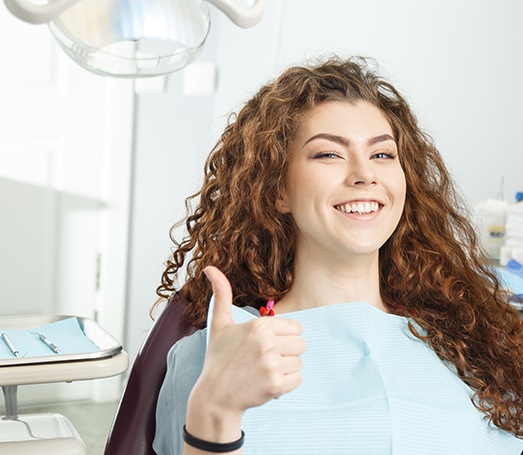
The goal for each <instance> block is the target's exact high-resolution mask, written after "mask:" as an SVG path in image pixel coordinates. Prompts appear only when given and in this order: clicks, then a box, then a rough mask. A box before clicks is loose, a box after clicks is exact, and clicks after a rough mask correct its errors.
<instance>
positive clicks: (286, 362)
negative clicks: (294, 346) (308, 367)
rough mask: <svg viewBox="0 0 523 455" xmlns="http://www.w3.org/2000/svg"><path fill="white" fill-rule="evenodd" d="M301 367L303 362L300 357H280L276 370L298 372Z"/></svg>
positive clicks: (288, 372) (290, 372)
mask: <svg viewBox="0 0 523 455" xmlns="http://www.w3.org/2000/svg"><path fill="white" fill-rule="evenodd" d="M302 367H303V362H302V360H301V358H300V357H296V356H292V357H282V358H281V361H280V365H279V367H278V371H279V372H280V373H281V374H284V375H289V374H293V373H299V372H300V371H301V369H302Z"/></svg>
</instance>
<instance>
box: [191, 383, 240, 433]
mask: <svg viewBox="0 0 523 455" xmlns="http://www.w3.org/2000/svg"><path fill="white" fill-rule="evenodd" d="M243 414H244V412H243V411H236V410H232V409H229V408H227V407H224V406H222V405H220V404H219V403H218V402H217V401H216V400H215V397H213V396H212V393H207V392H206V390H205V389H203V390H202V389H201V388H199V387H197V386H195V388H194V389H193V391H192V392H191V394H190V395H189V400H188V403H187V416H186V421H185V423H186V428H187V431H188V432H189V433H190V434H191V435H193V436H194V437H196V438H199V439H203V440H205V441H211V442H216V443H228V442H231V441H236V440H237V439H239V438H240V437H241V435H242V430H241V423H242V418H243Z"/></svg>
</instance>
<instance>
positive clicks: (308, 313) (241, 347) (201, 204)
mask: <svg viewBox="0 0 523 455" xmlns="http://www.w3.org/2000/svg"><path fill="white" fill-rule="evenodd" d="M189 199H191V198H189ZM192 199H193V200H196V201H197V203H196V206H195V208H194V210H193V211H192V212H191V213H190V214H189V215H188V217H187V219H186V227H187V231H188V236H187V237H186V238H185V239H184V240H183V241H181V242H179V243H178V242H176V248H175V250H174V252H173V255H172V257H171V259H170V260H169V262H168V264H167V268H166V270H165V272H164V274H163V277H162V285H161V286H160V287H159V290H158V292H159V294H160V296H162V297H165V298H168V296H169V295H170V293H172V292H173V291H175V290H176V286H175V282H176V278H177V273H178V271H179V270H180V269H181V267H182V266H184V264H185V265H186V266H187V280H186V282H185V284H184V285H183V294H184V296H185V298H186V299H187V301H188V302H189V304H188V305H187V306H186V307H185V309H184V311H185V313H184V317H185V318H186V319H187V320H189V321H191V322H192V323H194V324H196V325H198V326H200V327H202V330H200V331H197V332H196V333H195V334H194V335H192V336H190V337H186V338H184V339H182V340H181V341H180V342H178V343H177V344H176V345H175V346H174V347H173V348H172V349H171V351H170V353H169V356H168V371H167V375H166V378H165V382H164V385H163V387H162V390H161V393H160V398H159V401H158V409H157V434H156V439H155V444H154V448H155V450H156V452H157V453H158V454H160V455H163V454H182V453H184V454H204V453H218V452H221V453H225V452H227V453H245V454H294V453H296V454H341V453H350V454H361V455H363V454H365V455H372V454H380V455H385V454H399V455H411V454H412V455H414V454H416V455H418V454H426V455H432V454H434V455H436V454H438V455H440V454H445V455H451V454H455V455H463V454H475V455H478V454H484V455H492V454H503V455H512V454H513V455H519V454H520V453H522V451H523V440H522V439H521V438H522V437H523V380H522V377H523V375H522V373H523V361H522V360H521V359H523V323H522V320H521V318H520V316H519V314H518V313H517V312H516V311H515V310H513V309H512V308H511V307H510V305H509V304H508V303H507V296H506V295H505V293H504V292H503V290H502V289H501V288H500V285H499V283H498V280H497V278H496V275H495V273H494V272H493V270H491V268H490V266H489V263H488V261H487V260H486V259H485V257H484V255H483V253H482V251H481V249H480V247H479V245H478V241H477V238H476V235H475V233H474V229H473V227H472V226H471V224H470V223H469V221H468V220H467V211H466V209H465V207H464V205H463V204H462V203H461V201H460V199H459V197H458V195H457V194H456V191H455V189H454V187H453V184H452V182H451V181H450V178H449V174H448V172H447V170H446V168H445V166H444V164H443V162H442V159H441V156H440V154H439V153H438V151H437V150H436V148H435V147H434V145H433V144H432V142H431V140H430V139H429V137H428V136H427V135H426V134H424V133H423V132H422V131H421V130H420V128H419V127H418V125H417V123H416V120H415V117H414V115H413V113H412V112H411V110H410V108H409V106H408V105H407V103H406V101H405V100H404V98H403V97H402V96H401V95H400V94H399V93H398V92H397V90H396V89H395V88H394V87H393V86H392V85H390V83H388V82H386V81H385V80H383V79H382V78H381V77H379V76H378V75H377V74H376V73H375V72H374V71H373V70H372V69H371V68H370V66H369V65H368V63H367V62H366V61H365V60H363V59H360V58H353V59H347V60H343V59H329V60H327V61H323V62H320V63H317V64H314V65H305V66H299V67H292V68H289V69H288V70H286V71H285V72H284V73H283V74H282V75H281V76H280V77H278V78H277V79H276V80H274V81H273V82H271V83H269V84H267V85H265V86H264V87H262V88H261V90H260V91H259V92H258V93H257V94H256V95H255V96H254V97H253V98H252V99H251V100H249V101H248V102H247V103H246V104H245V106H244V107H243V108H242V109H241V111H240V112H239V113H238V114H237V115H236V116H235V117H233V118H231V120H230V122H229V125H228V126H227V128H226V129H225V131H224V133H223V135H222V137H221V140H220V141H219V142H218V144H217V145H216V146H215V148H214V149H213V151H212V152H211V155H210V156H209V158H208V161H207V164H206V168H205V178H204V182H203V186H202V188H201V190H200V191H199V192H198V193H197V194H196V195H194V196H192ZM213 293H214V298H213V299H211V296H212V295H213ZM209 302H211V305H210V304H209ZM271 315H274V316H275V317H271ZM204 327H206V328H204ZM184 441H185V443H184ZM242 445H243V447H242Z"/></svg>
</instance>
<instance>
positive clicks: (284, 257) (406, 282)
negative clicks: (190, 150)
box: [157, 58, 523, 437]
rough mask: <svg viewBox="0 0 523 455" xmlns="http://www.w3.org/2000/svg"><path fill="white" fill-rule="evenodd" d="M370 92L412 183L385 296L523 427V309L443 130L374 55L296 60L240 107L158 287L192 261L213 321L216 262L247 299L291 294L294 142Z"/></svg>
mask: <svg viewBox="0 0 523 455" xmlns="http://www.w3.org/2000/svg"><path fill="white" fill-rule="evenodd" d="M360 100H365V101H368V102H370V103H372V104H373V105H375V106H377V107H378V108H380V109H381V110H382V112H383V113H384V114H385V115H386V117H387V119H388V121H389V122H390V125H391V127H392V130H393V132H394V136H395V139H396V141H397V144H398V149H399V151H400V157H401V163H402V166H403V169H404V172H405V178H406V182H407V196H406V201H405V208H404V213H403V215H402V217H401V220H400V222H399V224H398V227H397V229H396V230H395V232H394V233H393V235H392V236H391V237H390V238H389V240H388V241H387V242H386V243H385V244H384V245H383V246H382V248H381V249H380V280H381V282H380V288H381V295H382V298H383V301H384V302H385V303H386V304H388V305H389V307H390V311H391V312H395V313H403V314H405V315H407V316H409V317H410V318H412V320H413V321H415V323H416V324H410V330H411V331H412V333H413V334H414V335H415V336H417V337H418V338H420V339H422V340H424V341H426V342H427V343H428V344H429V345H430V346H431V347H432V349H433V350H434V351H435V352H436V354H437V355H438V356H439V357H440V358H441V359H442V360H443V361H447V362H450V364H452V365H453V366H454V368H455V370H456V373H457V374H458V375H459V376H460V378H461V379H462V380H463V381H464V382H465V383H467V384H468V385H469V386H470V387H471V388H472V389H473V390H474V392H475V393H474V396H473V403H474V404H475V406H476V407H477V408H478V409H479V410H481V411H482V412H483V413H484V414H485V415H486V416H487V417H488V418H489V419H490V420H491V421H492V422H493V423H494V424H495V425H497V426H498V427H500V428H502V429H504V430H507V431H509V432H512V433H514V434H515V435H517V436H520V437H522V436H523V380H522V376H523V362H522V359H523V322H522V319H521V317H520V315H519V314H518V313H517V312H516V311H515V310H514V309H512V308H511V307H510V305H509V304H508V303H507V296H506V294H505V293H504V291H503V290H502V289H501V286H500V284H499V282H498V279H497V277H496V274H495V273H494V271H493V269H492V268H491V267H490V266H489V262H488V260H487V258H486V257H485V255H484V253H483V252H482V249H481V247H480V245H479V242H478V238H477V236H476V233H475V230H474V228H473V226H472V225H471V223H470V222H469V220H468V216H469V214H468V210H467V208H466V205H465V204H464V203H463V201H462V198H461V196H460V194H459V192H458V191H457V190H456V188H455V186H454V184H453V183H452V181H451V179H450V176H449V173H448V171H447V169H446V167H445V165H444V163H443V160H442V158H441V155H440V153H439V152H438V150H437V149H436V148H435V146H434V145H433V142H432V140H431V138H430V137H429V136H428V135H427V134H426V133H424V132H423V131H422V130H421V129H420V127H419V126H418V124H417V121H416V118H415V116H414V115H413V113H412V111H411V110H410V108H409V106H408V103H407V102H406V100H405V99H404V98H403V97H402V96H401V95H400V93H399V92H398V91H397V90H396V89H395V88H394V87H393V86H392V85H391V84H390V83H389V82H387V81H386V80H385V79H383V78H382V77H380V76H379V75H378V74H377V73H376V71H375V70H374V69H373V68H372V65H371V64H370V63H369V62H368V61H367V60H365V59H362V58H351V59H339V58H329V59H327V60H325V61H322V62H319V63H313V64H309V65H304V66H296V67H291V68H289V69H287V70H286V71H284V72H283V73H282V74H281V76H279V77H278V78H277V79H275V80H274V81H272V82H270V83H268V84H267V85H265V86H263V87H262V88H261V89H260V91H259V92H258V93H257V94H256V95H255V96H254V97H253V98H252V99H250V100H249V101H248V102H247V103H246V104H245V105H244V107H243V108H242V109H241V110H240V111H239V113H238V114H237V115H233V116H231V117H230V119H229V123H228V126H227V127H226V128H225V131H224V132H223V134H222V136H221V138H220V140H219V141H218V143H217V144H216V146H215V147H214V148H213V150H212V151H211V154H210V155H209V157H208V159H207V162H206V164H205V174H204V181H203V185H202V187H201V190H200V191H199V192H198V193H196V194H194V195H192V196H190V197H189V198H187V200H186V206H187V210H188V216H187V218H186V219H185V220H184V221H185V227H186V229H187V236H186V237H185V238H184V239H183V240H182V241H180V242H177V241H176V240H175V239H174V238H173V239H172V240H173V242H174V243H175V248H174V249H173V253H172V256H171V257H170V259H169V260H168V262H167V266H166V269H165V271H164V273H163V275H162V281H161V285H160V286H159V287H158V289H157V293H158V295H159V296H160V297H161V298H168V297H169V295H170V294H171V293H172V292H174V291H176V290H177V285H176V279H177V273H178V271H179V270H180V269H181V268H182V267H183V266H184V264H185V265H186V273H187V279H186V282H185V284H184V285H183V293H184V296H185V298H186V299H187V301H188V302H190V303H189V304H188V305H187V306H186V307H185V308H184V316H185V318H186V319H187V320H189V321H190V322H192V323H194V324H196V325H198V326H201V327H203V326H204V325H205V321H206V313H207V309H208V302H209V299H210V297H211V293H212V291H211V287H210V284H209V282H208V281H207V279H206V278H205V276H204V274H203V269H204V268H205V267H206V266H208V265H214V266H216V267H218V268H220V269H221V270H222V271H223V272H224V273H225V274H226V275H227V277H228V279H229V281H230V282H231V285H232V289H233V294H234V304H235V305H238V306H246V305H249V306H253V307H257V308H259V307H260V306H261V305H262V304H263V303H264V302H266V301H267V299H269V298H272V299H275V300H278V299H280V298H281V297H282V296H283V295H284V294H285V293H286V292H287V291H288V290H289V288H290V286H291V284H292V279H293V275H292V273H293V267H294V260H295V240H296V235H295V227H294V224H293V221H292V219H291V216H290V215H289V214H280V213H279V212H278V210H277V208H276V200H277V199H278V196H279V195H280V194H281V190H282V189H283V187H284V185H285V174H286V169H287V161H288V150H289V146H290V144H291V142H292V141H293V139H294V137H295V134H296V131H297V128H298V126H299V124H300V119H301V118H302V116H303V115H304V113H306V112H308V111H309V110H310V109H312V108H314V107H315V106H318V105H319V104H321V103H324V102H326V101H345V102H349V103H356V102H358V101H360ZM193 205H194V207H193ZM180 224H183V221H182V222H181V223H179V224H177V225H175V226H179V225H180ZM171 237H172V235H171ZM418 328H421V330H418Z"/></svg>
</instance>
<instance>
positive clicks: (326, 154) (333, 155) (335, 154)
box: [312, 151, 341, 160]
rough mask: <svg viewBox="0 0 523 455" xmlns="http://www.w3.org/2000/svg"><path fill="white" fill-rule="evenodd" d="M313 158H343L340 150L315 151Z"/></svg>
mask: <svg viewBox="0 0 523 455" xmlns="http://www.w3.org/2000/svg"><path fill="white" fill-rule="evenodd" d="M312 158H313V159H316V160H320V159H325V158H326V159H334V158H341V155H340V154H339V153H338V152H335V151H325V152H318V153H315V154H314V155H313V156H312Z"/></svg>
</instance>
